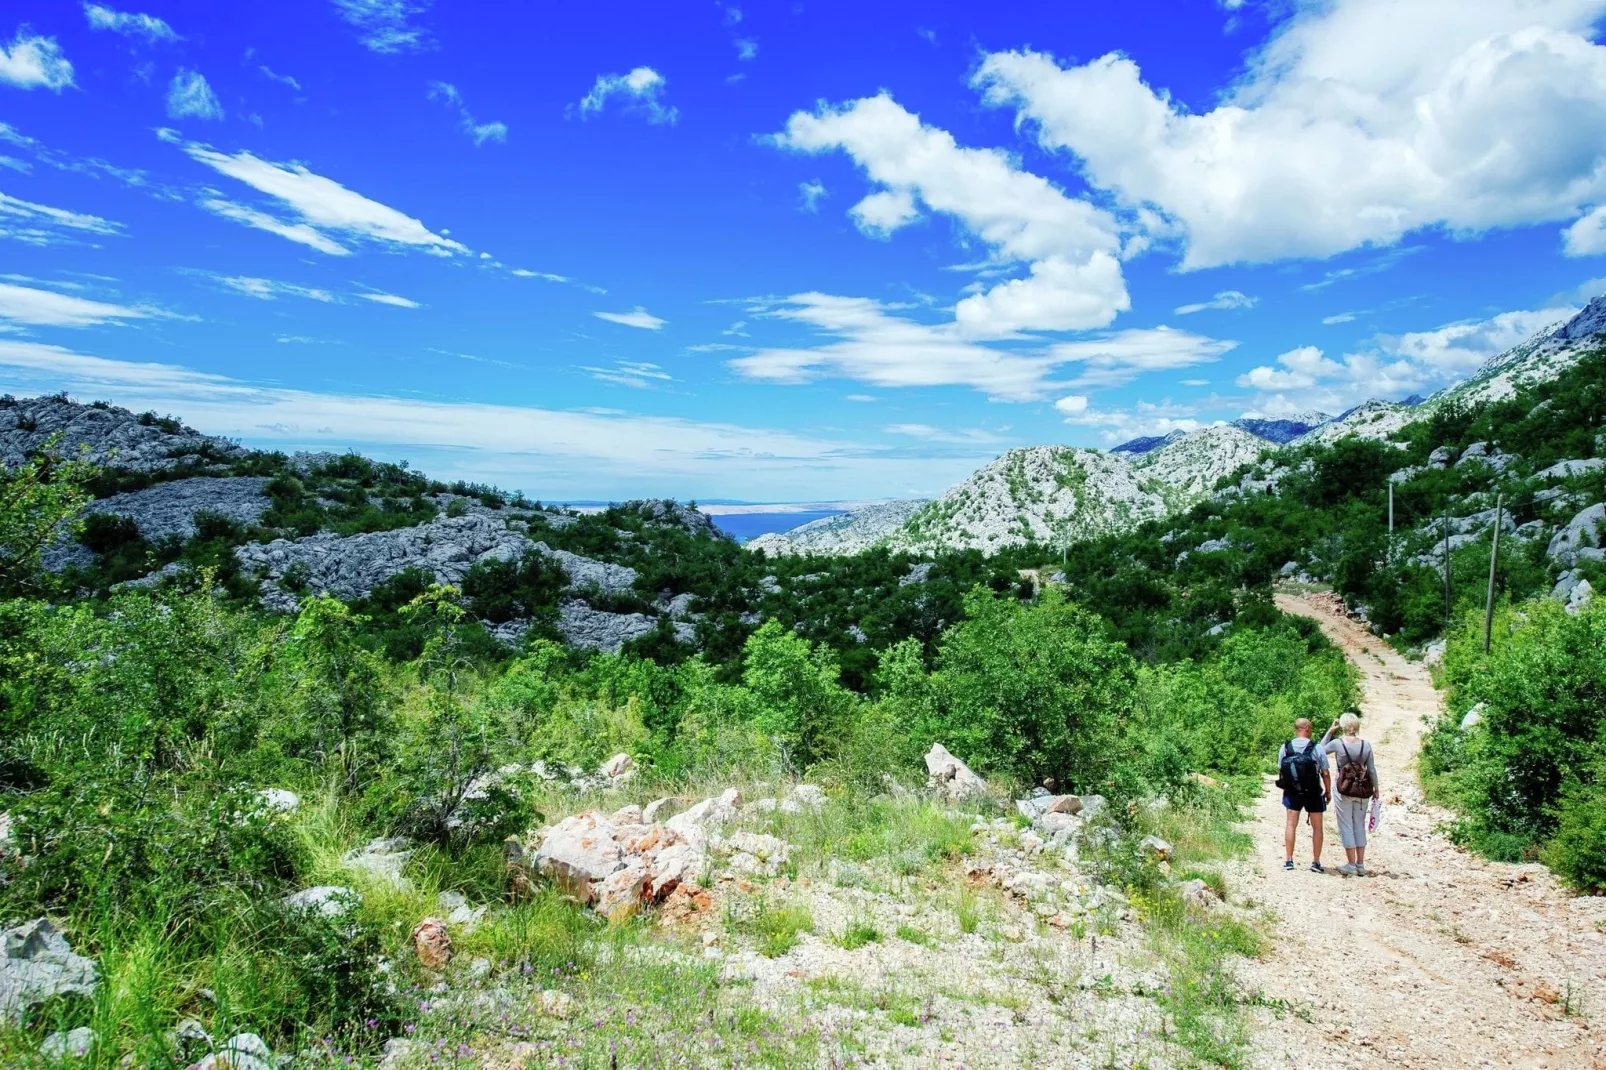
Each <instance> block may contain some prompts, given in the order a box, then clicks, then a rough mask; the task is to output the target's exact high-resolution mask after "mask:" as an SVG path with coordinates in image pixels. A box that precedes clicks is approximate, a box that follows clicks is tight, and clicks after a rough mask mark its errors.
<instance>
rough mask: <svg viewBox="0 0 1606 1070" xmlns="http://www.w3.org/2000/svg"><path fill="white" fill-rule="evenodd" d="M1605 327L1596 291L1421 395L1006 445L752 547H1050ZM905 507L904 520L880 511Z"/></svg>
mask: <svg viewBox="0 0 1606 1070" xmlns="http://www.w3.org/2000/svg"><path fill="white" fill-rule="evenodd" d="M1603 333H1606V296H1602V297H1598V298H1596V299H1595V300H1594V301H1591V302H1590V303H1589V305H1588V307H1586V308H1585V309H1584V310H1583V311H1582V312H1580V313H1579V314H1578V315H1576V316H1574V317H1573V318H1572V319H1571V320H1569V321H1567V322H1566V323H1563V324H1560V325H1558V326H1554V327H1548V328H1546V329H1545V330H1544V331H1542V332H1540V333H1539V334H1538V335H1536V336H1535V337H1533V338H1531V339H1529V340H1528V341H1527V342H1524V343H1523V344H1522V345H1519V346H1516V347H1514V348H1512V349H1510V350H1508V351H1507V352H1505V353H1502V354H1500V355H1499V356H1496V357H1492V358H1490V360H1489V361H1488V362H1487V363H1485V364H1484V365H1483V367H1482V368H1480V369H1479V370H1478V372H1477V374H1475V375H1473V376H1472V377H1471V378H1469V379H1468V380H1466V381H1465V382H1463V383H1460V384H1457V385H1456V386H1454V387H1451V388H1448V389H1446V390H1443V391H1441V392H1440V393H1438V394H1436V395H1434V396H1433V397H1431V398H1429V399H1427V400H1426V401H1421V400H1420V399H1418V398H1415V397H1413V398H1410V399H1408V400H1406V401H1383V400H1373V401H1368V402H1365V403H1363V404H1361V405H1357V406H1356V407H1355V408H1353V409H1350V410H1349V411H1348V412H1345V413H1342V414H1340V415H1338V416H1336V417H1329V416H1328V415H1327V414H1325V413H1321V412H1307V413H1299V414H1296V415H1294V416H1291V417H1288V418H1287V419H1279V420H1272V419H1242V420H1235V421H1233V422H1232V423H1230V424H1219V425H1216V426H1213V427H1206V428H1201V429H1199V430H1197V431H1189V432H1182V431H1173V432H1172V433H1170V434H1169V435H1164V436H1154V437H1147V438H1136V439H1133V440H1131V441H1130V442H1124V443H1122V444H1121V445H1119V446H1115V447H1113V448H1112V449H1110V450H1109V452H1107V453H1105V452H1101V451H1098V450H1086V449H1071V448H1067V447H1060V446H1038V447H1031V448H1023V449H1014V450H1011V451H1009V452H1008V453H1006V454H1004V455H1003V456H1002V457H1000V458H998V459H997V460H996V461H993V462H992V463H991V464H989V465H987V466H986V467H984V468H982V469H981V470H980V471H978V472H976V474H975V475H973V476H971V477H970V478H969V479H966V480H965V481H964V482H962V483H960V484H958V485H957V486H954V487H952V488H950V489H949V490H948V491H947V492H946V493H944V494H943V495H942V496H941V497H940V498H938V499H937V500H935V501H933V502H930V503H928V504H925V505H923V506H920V507H919V508H915V506H917V505H918V504H919V503H914V502H908V503H897V502H888V503H884V504H882V505H878V506H875V507H874V512H873V513H872V512H871V511H868V510H858V511H854V512H849V513H844V514H843V515H841V516H837V517H832V518H831V519H830V520H829V521H818V522H816V523H814V524H808V525H805V526H804V527H802V528H798V529H796V530H794V531H789V532H784V533H781V534H776V535H766V536H764V537H763V538H762V539H758V540H754V542H753V543H752V545H753V547H754V548H755V549H762V550H764V551H766V552H767V553H769V554H771V555H776V554H788V553H805V554H807V553H822V554H848V553H857V552H859V551H860V550H863V549H865V548H867V547H870V546H887V547H889V548H893V549H904V550H912V551H918V552H923V553H929V552H934V551H937V550H942V549H978V550H982V551H984V552H990V551H994V550H998V549H1000V548H1002V547H1005V546H1018V545H1021V544H1023V543H1025V542H1027V541H1031V540H1036V541H1038V542H1041V543H1045V544H1049V545H1056V544H1059V543H1063V542H1065V541H1067V540H1068V541H1072V542H1074V541H1077V540H1080V539H1084V538H1088V537H1091V536H1095V535H1100V534H1104V533H1107V532H1111V531H1121V530H1124V529H1127V528H1130V527H1132V526H1134V525H1136V524H1138V523H1140V522H1142V521H1143V520H1146V519H1149V518H1150V517H1154V516H1159V515H1162V514H1166V513H1172V512H1177V511H1180V510H1185V509H1188V508H1190V507H1191V506H1193V505H1194V504H1196V503H1197V502H1199V501H1201V500H1203V499H1204V498H1205V497H1207V496H1209V495H1210V494H1212V493H1213V492H1214V490H1215V487H1216V485H1217V483H1218V482H1219V481H1220V480H1221V478H1222V477H1223V476H1226V475H1229V474H1231V473H1233V472H1236V471H1238V470H1239V469H1240V468H1242V467H1243V466H1245V465H1249V464H1253V463H1254V462H1255V461H1256V460H1257V459H1258V458H1259V457H1260V455H1261V454H1262V453H1263V452H1265V451H1266V450H1268V449H1274V448H1276V447H1278V446H1281V445H1284V444H1292V445H1294V446H1304V445H1319V444H1326V443H1332V442H1336V441H1338V440H1340V439H1345V438H1363V439H1388V438H1389V437H1390V436H1392V435H1393V434H1394V433H1395V432H1397V431H1399V430H1400V429H1402V428H1403V427H1405V426H1406V425H1407V424H1409V423H1411V422H1412V421H1414V420H1418V419H1421V418H1422V417H1424V416H1426V415H1429V414H1430V413H1431V412H1432V411H1433V409H1434V408H1435V407H1436V406H1439V405H1443V404H1446V403H1450V402H1460V403H1479V402H1485V401H1493V400H1499V399H1502V398H1506V397H1510V396H1511V395H1512V394H1514V393H1515V392H1516V390H1517V389H1518V388H1519V387H1521V386H1523V385H1526V384H1529V383H1535V382H1543V381H1548V380H1550V379H1554V378H1555V377H1556V376H1557V375H1559V374H1560V373H1561V372H1562V371H1564V370H1565V369H1567V368H1569V367H1571V366H1572V365H1573V363H1574V362H1575V361H1576V360H1577V359H1578V356H1579V354H1580V353H1581V352H1583V350H1584V348H1585V347H1584V346H1583V344H1582V343H1584V342H1588V341H1598V340H1599V338H1600V336H1601V335H1602V334H1603ZM1275 469H1276V466H1275V465H1272V466H1269V467H1268V468H1267V469H1266V471H1263V472H1257V473H1251V474H1250V475H1249V476H1246V477H1245V478H1244V479H1243V480H1242V481H1241V482H1240V483H1239V485H1238V486H1237V487H1236V488H1235V489H1234V493H1245V492H1248V491H1251V490H1254V491H1262V492H1263V491H1265V490H1268V489H1270V488H1271V487H1273V486H1275V485H1276V475H1275ZM900 506H901V507H902V508H903V509H906V510H908V520H907V521H906V522H904V523H903V524H902V526H901V527H897V528H896V529H892V528H891V526H890V523H889V522H890V521H891V520H892V519H894V518H896V517H897V516H898V514H899V512H900Z"/></svg>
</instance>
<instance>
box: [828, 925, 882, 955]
mask: <svg viewBox="0 0 1606 1070" xmlns="http://www.w3.org/2000/svg"><path fill="white" fill-rule="evenodd" d="M880 940H881V930H880V929H877V928H876V927H875V924H874V923H873V922H872V921H871V920H870V919H869V918H868V917H860V918H854V919H852V920H850V921H849V922H848V923H847V925H846V926H845V927H844V928H843V930H842V936H841V938H840V939H838V940H837V944H838V946H840V947H841V948H842V949H843V950H844V951H857V950H858V949H859V948H861V947H863V946H864V945H866V944H874V943H879V942H880Z"/></svg>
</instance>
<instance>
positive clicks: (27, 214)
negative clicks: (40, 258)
mask: <svg viewBox="0 0 1606 1070" xmlns="http://www.w3.org/2000/svg"><path fill="white" fill-rule="evenodd" d="M121 233H123V225H122V224H121V223H114V222H112V221H111V220H109V219H102V218H101V217H100V216H98V215H88V214H86V213H82V212H70V211H68V210H67V209H65V208H52V207H51V206H50V205H48V204H36V203H34V202H33V201H24V200H21V199H19V198H17V197H11V196H8V195H6V194H4V193H0V237H4V238H10V239H12V240H13V241H20V242H24V243H26V244H28V245H60V244H64V243H69V242H72V241H75V240H77V239H76V238H75V235H82V234H99V235H113V234H121Z"/></svg>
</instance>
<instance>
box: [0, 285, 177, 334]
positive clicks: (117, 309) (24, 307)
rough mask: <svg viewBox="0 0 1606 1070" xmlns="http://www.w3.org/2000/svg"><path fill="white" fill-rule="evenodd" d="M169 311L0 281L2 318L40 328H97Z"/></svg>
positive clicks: (0, 313) (0, 310)
mask: <svg viewBox="0 0 1606 1070" xmlns="http://www.w3.org/2000/svg"><path fill="white" fill-rule="evenodd" d="M161 315H165V313H163V312H161V311H159V310H157V309H152V308H132V307H129V306H127V305H113V304H108V303H107V302H104V301H91V300H89V299H88V298H85V297H76V296H74V295H72V294H64V293H57V292H55V291H54V290H38V289H34V288H33V287H31V286H13V285H11V284H10V283H0V320H3V321H6V322H9V323H12V324H27V325H30V326H40V327H95V326H99V325H100V324H103V323H115V322H118V321H120V320H130V319H147V318H149V317H151V316H161Z"/></svg>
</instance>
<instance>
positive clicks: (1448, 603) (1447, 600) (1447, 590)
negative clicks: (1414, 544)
mask: <svg viewBox="0 0 1606 1070" xmlns="http://www.w3.org/2000/svg"><path fill="white" fill-rule="evenodd" d="M1452 588H1453V583H1452V581H1451V578H1450V503H1449V502H1445V503H1444V623H1445V626H1446V627H1448V626H1449V624H1450V618H1451V617H1452V616H1454V614H1455V601H1454V599H1453V598H1452V596H1451V590H1452Z"/></svg>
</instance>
